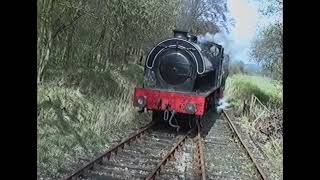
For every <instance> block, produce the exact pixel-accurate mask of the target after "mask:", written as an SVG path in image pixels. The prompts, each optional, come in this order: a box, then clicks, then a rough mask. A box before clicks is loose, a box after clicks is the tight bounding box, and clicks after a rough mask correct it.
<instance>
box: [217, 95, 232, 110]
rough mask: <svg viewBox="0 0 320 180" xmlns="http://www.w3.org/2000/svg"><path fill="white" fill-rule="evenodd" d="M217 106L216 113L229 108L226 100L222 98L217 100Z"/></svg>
mask: <svg viewBox="0 0 320 180" xmlns="http://www.w3.org/2000/svg"><path fill="white" fill-rule="evenodd" d="M218 104H219V105H218V106H217V111H218V112H221V111H222V110H227V108H228V107H229V106H230V104H229V103H228V102H227V98H226V97H224V98H222V99H220V100H219V103H218Z"/></svg>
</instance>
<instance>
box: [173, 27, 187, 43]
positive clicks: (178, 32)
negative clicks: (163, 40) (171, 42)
mask: <svg viewBox="0 0 320 180" xmlns="http://www.w3.org/2000/svg"><path fill="white" fill-rule="evenodd" d="M173 34H174V37H175V38H179V39H184V40H186V41H188V40H190V35H189V32H187V31H181V30H176V29H175V30H173Z"/></svg>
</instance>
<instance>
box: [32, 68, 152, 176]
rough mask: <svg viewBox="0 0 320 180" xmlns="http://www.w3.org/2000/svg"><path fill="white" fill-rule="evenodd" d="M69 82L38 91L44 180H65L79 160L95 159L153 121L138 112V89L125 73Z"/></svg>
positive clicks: (40, 165) (40, 169) (40, 163)
mask: <svg viewBox="0 0 320 180" xmlns="http://www.w3.org/2000/svg"><path fill="white" fill-rule="evenodd" d="M137 73H141V74H142V72H137ZM85 75H86V76H85ZM80 77H81V78H80ZM69 78H70V79H62V80H60V81H58V80H57V79H55V80H50V81H46V82H45V83H44V84H42V85H39V86H38V99H37V105H38V106H37V109H38V110H37V112H38V120H37V129H38V132H37V138H38V145H37V159H38V161H37V165H38V175H39V176H40V177H42V178H50V179H57V178H61V177H62V176H64V175H66V173H70V170H71V169H70V167H74V166H75V165H76V164H79V163H80V161H79V159H81V158H82V159H91V158H92V157H93V156H96V155H97V153H101V152H102V151H103V150H105V149H106V148H108V147H109V146H110V145H111V144H112V142H113V141H115V140H121V138H122V137H123V136H125V134H126V133H128V130H129V129H133V128H138V127H141V126H142V125H143V124H146V123H147V122H148V120H149V119H150V118H149V115H148V114H144V115H140V114H138V113H137V112H136V111H135V110H134V109H133V106H132V95H133V90H134V86H135V84H134V83H132V82H131V81H130V80H128V79H127V78H126V77H125V76H123V75H122V74H121V73H120V71H116V70H114V71H109V72H108V73H92V72H81V73H78V76H76V74H72V75H70V76H69ZM72 78H73V79H72ZM59 82H61V83H59ZM58 84H60V85H58Z"/></svg>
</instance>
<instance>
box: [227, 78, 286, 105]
mask: <svg viewBox="0 0 320 180" xmlns="http://www.w3.org/2000/svg"><path fill="white" fill-rule="evenodd" d="M226 88H227V89H226V96H227V97H229V98H231V100H232V102H233V103H234V104H236V105H237V106H239V105H240V104H241V103H242V102H243V100H245V99H250V97H251V95H252V94H253V95H255V96H256V97H257V98H258V99H259V100H260V101H261V102H262V103H264V104H270V105H274V106H281V105H282V102H283V98H282V86H281V84H280V83H279V82H277V81H274V80H271V79H268V78H264V77H259V76H249V75H241V74H235V75H233V76H231V77H229V78H228V79H227V83H226Z"/></svg>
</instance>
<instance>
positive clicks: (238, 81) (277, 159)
mask: <svg viewBox="0 0 320 180" xmlns="http://www.w3.org/2000/svg"><path fill="white" fill-rule="evenodd" d="M225 95H226V97H227V98H228V99H229V100H230V103H231V104H232V105H233V106H234V109H235V111H238V112H239V111H241V109H242V107H243V101H245V100H247V101H249V100H250V97H251V95H255V96H256V97H257V98H258V99H259V100H260V101H261V102H262V103H263V104H265V105H267V106H268V107H269V110H270V111H271V112H269V113H268V112H267V111H266V114H265V116H262V117H261V118H260V119H256V117H253V116H252V115H249V116H247V115H240V120H241V121H240V127H241V128H242V129H243V130H244V132H247V133H248V134H251V135H257V136H258V137H262V136H264V138H265V139H267V140H266V142H265V143H263V144H261V143H260V145H261V146H260V147H261V149H262V151H263V152H262V153H264V154H265V155H266V157H267V159H266V162H265V163H266V164H267V167H268V169H269V170H270V177H271V178H272V179H282V172H283V171H282V162H283V161H282V157H283V147H282V134H279V133H278V132H273V135H272V137H268V138H266V135H264V134H261V132H260V131H259V130H258V129H256V128H255V124H256V123H257V122H259V121H260V122H259V123H260V124H259V125H260V127H268V126H270V124H269V122H272V120H276V121H279V123H280V124H282V116H281V114H279V113H281V112H282V111H281V109H282V102H283V98H282V86H281V84H280V83H278V82H277V81H274V80H271V79H268V78H264V77H258V76H248V75H241V74H235V75H233V76H231V77H229V78H228V80H227V84H226V93H225ZM257 109H259V107H258V108H254V109H252V110H257ZM262 109H263V108H262ZM251 113H252V112H251ZM257 114H259V113H257ZM274 114H278V116H276V117H278V118H277V119H274V117H275V116H274ZM279 117H281V118H279ZM268 118H269V119H268ZM254 119H256V121H255V122H253V120H254ZM279 123H276V124H279ZM276 126H277V127H278V125H276ZM275 133H278V134H277V136H275Z"/></svg>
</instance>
